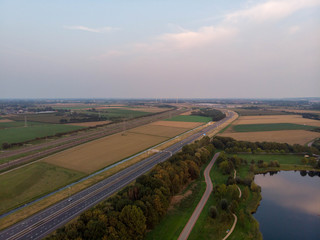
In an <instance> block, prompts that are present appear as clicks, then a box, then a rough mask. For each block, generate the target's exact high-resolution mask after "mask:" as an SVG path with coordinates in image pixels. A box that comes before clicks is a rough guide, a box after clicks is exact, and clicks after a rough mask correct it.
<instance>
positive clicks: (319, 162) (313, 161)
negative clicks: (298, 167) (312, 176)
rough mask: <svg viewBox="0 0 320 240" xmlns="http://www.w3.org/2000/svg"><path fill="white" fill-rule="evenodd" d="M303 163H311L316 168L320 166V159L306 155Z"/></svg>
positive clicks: (302, 160)
mask: <svg viewBox="0 0 320 240" xmlns="http://www.w3.org/2000/svg"><path fill="white" fill-rule="evenodd" d="M301 163H302V164H305V165H307V164H308V165H311V166H312V167H314V168H320V160H319V159H317V158H316V157H304V158H302V159H301Z"/></svg>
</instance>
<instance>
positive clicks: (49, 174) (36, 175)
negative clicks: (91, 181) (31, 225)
mask: <svg viewBox="0 0 320 240" xmlns="http://www.w3.org/2000/svg"><path fill="white" fill-rule="evenodd" d="M84 175H85V174H84V173H81V172H77V171H73V170H69V169H65V168H62V167H57V166H54V165H51V164H48V163H44V162H38V163H34V164H31V165H28V166H25V167H22V168H19V169H17V170H14V171H11V172H8V173H6V174H3V175H0V213H3V212H6V211H8V210H10V209H12V208H15V207H17V206H20V205H23V204H24V203H26V202H29V201H31V200H33V199H36V198H38V197H40V196H42V195H45V194H47V193H49V192H52V191H54V190H55V189H58V188H60V187H62V186H64V185H67V184H68V183H71V182H73V181H75V180H77V179H79V178H80V177H82V176H84Z"/></svg>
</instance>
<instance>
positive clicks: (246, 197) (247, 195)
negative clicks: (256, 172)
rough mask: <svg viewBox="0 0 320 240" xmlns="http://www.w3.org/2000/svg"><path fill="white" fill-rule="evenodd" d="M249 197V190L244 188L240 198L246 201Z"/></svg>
mask: <svg viewBox="0 0 320 240" xmlns="http://www.w3.org/2000/svg"><path fill="white" fill-rule="evenodd" d="M248 197H249V188H248V187H247V186H246V187H245V188H244V189H243V191H242V198H243V199H244V200H247V199H248Z"/></svg>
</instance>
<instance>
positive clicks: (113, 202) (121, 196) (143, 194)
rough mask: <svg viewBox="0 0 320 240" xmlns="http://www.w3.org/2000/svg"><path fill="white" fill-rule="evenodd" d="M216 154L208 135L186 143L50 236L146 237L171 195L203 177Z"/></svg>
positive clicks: (75, 237) (161, 216)
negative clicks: (177, 151) (167, 157)
mask: <svg viewBox="0 0 320 240" xmlns="http://www.w3.org/2000/svg"><path fill="white" fill-rule="evenodd" d="M213 153H214V147H213V145H212V144H211V143H210V139H209V138H208V137H204V138H202V139H201V140H199V141H196V142H195V143H193V144H190V145H187V146H184V147H183V148H182V151H181V152H179V153H177V154H175V155H173V156H172V157H171V158H170V159H169V160H168V161H165V162H163V163H160V164H158V165H157V166H155V167H154V168H153V169H152V170H151V172H150V173H148V174H145V175H142V176H140V177H139V178H137V180H136V182H135V184H134V185H132V186H128V187H126V188H125V189H124V190H122V191H120V192H119V193H118V194H116V195H115V196H113V197H111V198H109V199H108V200H107V201H105V202H104V203H102V204H99V205H98V206H96V207H95V208H93V209H90V210H88V211H86V212H85V213H83V214H82V215H81V216H80V217H79V219H78V220H77V221H75V222H73V223H71V224H68V225H67V226H65V227H63V228H61V229H59V230H58V231H57V233H56V234H55V235H53V236H51V237H50V238H49V239H137V240H138V239H143V237H144V236H145V233H146V231H147V230H148V229H152V228H153V227H154V226H155V225H156V224H157V223H158V222H159V221H160V220H161V219H162V218H163V216H164V215H165V214H166V212H167V210H168V207H169V204H170V200H171V197H172V196H173V195H175V194H177V193H178V192H179V191H181V189H182V188H183V186H185V185H186V184H188V183H189V182H190V181H192V180H194V179H196V178H198V177H199V174H200V168H201V166H202V165H203V164H205V163H206V162H208V161H209V160H210V159H211V157H212V155H213Z"/></svg>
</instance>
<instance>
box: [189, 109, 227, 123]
mask: <svg viewBox="0 0 320 240" xmlns="http://www.w3.org/2000/svg"><path fill="white" fill-rule="evenodd" d="M191 114H192V115H197V116H203V117H210V118H211V119H212V121H220V120H221V119H224V118H225V117H226V115H225V114H224V113H223V112H221V111H219V110H216V109H212V108H201V109H200V110H199V111H195V112H192V113H191Z"/></svg>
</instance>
